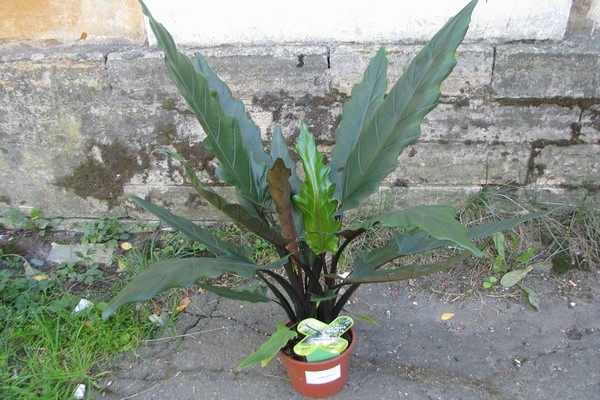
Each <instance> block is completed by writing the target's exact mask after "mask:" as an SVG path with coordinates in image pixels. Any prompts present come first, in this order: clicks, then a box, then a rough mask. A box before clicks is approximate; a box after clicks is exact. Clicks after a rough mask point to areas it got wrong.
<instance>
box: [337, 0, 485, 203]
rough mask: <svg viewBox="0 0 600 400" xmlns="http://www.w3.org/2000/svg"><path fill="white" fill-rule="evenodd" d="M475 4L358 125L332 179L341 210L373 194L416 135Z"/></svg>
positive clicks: (435, 100) (442, 32)
mask: <svg viewBox="0 0 600 400" xmlns="http://www.w3.org/2000/svg"><path fill="white" fill-rule="evenodd" d="M476 4H477V0H473V1H472V2H471V3H469V4H468V5H467V6H466V7H465V8H464V9H463V10H462V11H460V12H459V13H458V14H457V15H456V16H455V17H453V18H452V19H450V20H449V21H448V22H447V23H446V24H445V25H444V26H443V27H442V29H441V30H440V31H439V32H438V33H437V34H436V35H435V36H434V37H433V38H432V39H431V41H430V42H429V43H427V44H426V45H425V47H423V49H422V50H421V51H420V52H419V54H418V55H417V56H416V57H415V58H414V59H413V61H412V62H411V64H410V65H409V66H408V68H407V69H406V71H404V73H403V74H402V76H401V77H400V79H399V80H398V82H396V84H395V85H394V87H393V88H392V90H391V91H390V93H389V94H388V96H387V97H386V99H385V100H384V101H383V102H382V103H381V106H380V107H379V108H378V110H377V112H376V113H375V115H374V116H373V118H371V119H370V121H369V122H368V123H367V124H366V125H365V126H364V128H363V129H362V131H361V133H360V136H359V138H358V141H357V142H356V145H355V146H354V148H353V149H352V151H351V152H350V154H349V155H348V159H347V161H346V164H345V166H343V167H342V169H341V171H340V173H341V175H340V177H339V178H338V179H337V181H336V183H337V184H338V185H339V190H340V193H341V207H340V212H341V211H344V210H347V209H351V208H354V207H357V206H359V205H360V203H361V202H362V200H364V199H365V198H366V197H367V196H369V195H371V194H373V193H375V192H376V191H377V189H378V188H379V185H380V184H381V181H382V180H383V179H384V178H385V177H386V176H388V175H389V174H390V173H391V172H392V171H394V169H395V168H396V166H397V162H398V161H397V159H398V155H399V154H400V152H401V151H402V150H403V149H404V148H406V147H407V146H408V145H410V144H412V143H414V142H415V141H416V140H417V139H418V138H419V137H420V135H421V128H420V124H421V121H422V120H423V118H424V117H425V116H426V115H427V114H428V113H429V112H430V111H431V110H433V109H434V108H435V107H436V106H437V104H438V102H439V97H440V85H441V83H442V82H443V80H444V79H445V78H446V77H447V76H448V75H449V74H450V72H451V71H452V69H453V68H454V66H455V65H456V59H455V57H454V54H455V52H456V49H457V47H458V45H459V44H460V43H461V42H462V40H463V38H464V36H465V34H466V32H467V28H468V26H469V22H470V19H471V12H472V11H473V8H474V7H475V5H476Z"/></svg>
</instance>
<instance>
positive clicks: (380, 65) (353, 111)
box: [329, 47, 388, 199]
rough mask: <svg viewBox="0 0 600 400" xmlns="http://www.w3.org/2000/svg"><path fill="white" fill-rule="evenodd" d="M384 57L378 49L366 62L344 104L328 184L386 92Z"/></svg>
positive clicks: (337, 187)
mask: <svg viewBox="0 0 600 400" xmlns="http://www.w3.org/2000/svg"><path fill="white" fill-rule="evenodd" d="M387 64H388V63H387V57H386V55H385V48H383V47H382V48H380V49H379V51H378V52H377V55H375V57H373V59H372V60H371V61H370V62H369V66H368V67H367V69H366V70H365V73H364V75H363V79H362V81H361V82H360V83H357V84H356V85H354V87H353V88H352V92H351V94H350V100H348V101H347V102H346V103H345V104H344V108H343V110H342V121H341V122H340V126H339V127H338V128H337V130H336V133H335V138H336V139H335V146H334V147H333V150H332V152H331V162H330V163H329V166H330V168H331V181H332V182H333V183H334V184H335V183H337V182H338V178H339V176H340V169H341V168H342V167H343V166H344V165H346V160H347V159H348V155H349V154H350V152H351V151H352V149H354V146H355V145H356V142H357V140H358V136H359V134H360V133H361V132H362V130H363V128H364V126H365V124H366V123H367V122H368V121H370V120H371V118H373V115H374V114H375V112H376V111H377V109H378V108H379V106H380V105H381V102H382V101H383V96H384V95H385V91H386V89H387ZM340 190H341V189H340V187H339V186H338V185H336V190H335V194H336V198H337V199H341V193H340Z"/></svg>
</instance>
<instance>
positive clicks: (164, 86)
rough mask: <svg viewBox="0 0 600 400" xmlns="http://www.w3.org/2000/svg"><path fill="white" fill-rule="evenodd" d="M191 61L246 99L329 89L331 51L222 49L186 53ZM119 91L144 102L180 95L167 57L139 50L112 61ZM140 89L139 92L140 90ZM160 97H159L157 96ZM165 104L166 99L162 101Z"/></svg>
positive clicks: (111, 71) (114, 56)
mask: <svg viewBox="0 0 600 400" xmlns="http://www.w3.org/2000/svg"><path fill="white" fill-rule="evenodd" d="M182 50H183V51H184V52H185V53H186V54H188V55H189V57H190V58H193V57H194V54H195V52H196V51H198V52H200V53H201V54H202V55H203V56H204V57H205V58H206V60H207V61H208V64H209V65H210V66H211V68H213V69H214V70H215V71H216V72H217V74H218V75H219V77H220V78H221V79H222V80H223V81H224V82H226V83H227V84H228V85H229V87H230V88H231V90H232V92H233V93H234V94H235V95H236V96H237V97H240V98H247V99H250V98H252V97H253V96H256V95H262V94H264V93H270V92H280V91H284V92H286V93H287V94H289V95H300V96H304V95H306V94H310V95H324V94H325V93H326V92H327V90H328V87H329V78H328V63H327V56H328V50H327V47H325V46H294V45H289V46H273V47H217V48H206V49H197V50H194V49H189V50H186V49H182ZM107 67H108V70H109V75H110V77H111V83H112V85H113V88H114V90H127V91H129V94H130V95H137V96H140V97H142V98H143V97H146V98H147V97H148V96H156V95H160V94H161V93H160V91H163V90H164V91H165V93H164V94H163V95H167V96H169V97H171V96H172V95H174V94H176V93H178V92H177V89H176V87H175V85H174V84H173V83H172V82H171V81H170V79H169V77H168V73H167V71H166V67H165V65H164V61H163V56H162V53H161V52H160V51H158V50H151V51H147V50H145V49H134V50H131V51H125V52H120V53H110V54H109V55H108V63H107ZM136 88H137V89H136ZM157 91H159V93H157ZM159 100H160V98H159Z"/></svg>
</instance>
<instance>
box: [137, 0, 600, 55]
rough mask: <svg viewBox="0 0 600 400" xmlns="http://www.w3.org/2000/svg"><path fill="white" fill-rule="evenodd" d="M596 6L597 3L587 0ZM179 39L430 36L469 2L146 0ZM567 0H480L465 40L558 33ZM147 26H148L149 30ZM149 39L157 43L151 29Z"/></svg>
mask: <svg viewBox="0 0 600 400" xmlns="http://www.w3.org/2000/svg"><path fill="white" fill-rule="evenodd" d="M592 1H593V2H594V3H595V6H598V3H600V1H599V0H592ZM145 2H146V5H147V6H148V8H149V9H150V11H151V12H152V14H153V15H154V17H155V18H156V19H157V20H158V21H160V22H162V23H163V24H164V25H165V26H166V27H167V29H168V30H169V31H170V32H171V34H173V36H174V38H175V41H176V42H177V43H180V44H189V45H200V46H215V45H220V44H270V43H286V42H300V43H315V44H316V43H319V44H331V43H336V42H362V43H364V42H391V41H394V42H397V41H423V40H427V39H429V38H430V37H431V36H432V35H433V34H434V33H435V32H436V31H437V30H438V29H439V28H440V27H441V26H442V25H443V24H444V22H445V21H447V19H448V18H450V17H451V16H452V15H454V14H455V13H457V12H458V11H459V10H460V9H461V8H462V7H463V6H464V5H466V4H467V3H468V0H418V1H414V0H395V1H393V2H390V1H384V0H370V1H367V0H297V1H294V2H289V1H282V0H254V1H247V0H246V1H243V0H241V1H240V0H220V1H212V2H207V1H199V0H172V1H165V0H146V1H145ZM571 2H572V0H487V1H486V0H480V1H479V4H478V5H477V7H476V9H475V12H474V14H473V21H472V25H471V29H470V31H469V36H468V38H469V39H470V40H478V39H490V40H499V41H508V40H528V39H537V40H544V39H553V40H560V39H562V38H563V36H564V33H565V30H566V27H567V21H568V19H569V11H570V8H571ZM148 31H149V29H148ZM149 42H150V43H151V44H154V43H156V42H155V39H154V37H153V35H152V34H150V35H149Z"/></svg>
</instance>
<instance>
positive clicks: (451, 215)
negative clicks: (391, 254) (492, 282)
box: [355, 205, 483, 257]
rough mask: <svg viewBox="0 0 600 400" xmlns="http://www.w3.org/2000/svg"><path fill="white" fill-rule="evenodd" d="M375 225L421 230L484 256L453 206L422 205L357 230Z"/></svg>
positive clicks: (397, 212)
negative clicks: (457, 217) (457, 216)
mask: <svg viewBox="0 0 600 400" xmlns="http://www.w3.org/2000/svg"><path fill="white" fill-rule="evenodd" d="M374 225H380V226H382V227H385V228H400V229H404V230H408V231H412V230H415V229H420V230H422V231H425V232H426V233H427V234H429V235H431V236H433V237H434V238H436V239H439V240H446V241H449V242H452V243H454V244H456V245H458V246H460V247H462V248H463V249H466V250H469V251H471V252H472V253H473V254H475V255H477V256H480V257H481V256H483V254H482V253H481V251H480V250H479V249H478V248H477V247H476V246H475V245H474V244H473V243H471V242H470V241H469V239H468V237H467V228H466V227H465V226H464V225H463V224H461V223H460V222H459V221H458V220H457V219H456V210H455V209H454V207H452V206H447V205H422V206H417V207H411V208H407V209H404V210H400V211H393V212H389V213H385V214H383V215H379V216H377V217H375V218H372V219H371V220H369V221H368V222H366V223H364V224H361V225H359V226H358V227H357V228H358V229H364V230H369V229H370V228H371V227H373V226H374ZM357 228H355V229H357Z"/></svg>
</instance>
